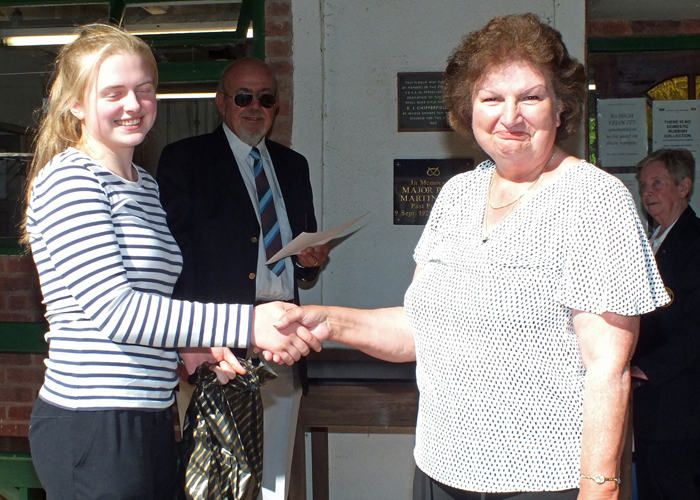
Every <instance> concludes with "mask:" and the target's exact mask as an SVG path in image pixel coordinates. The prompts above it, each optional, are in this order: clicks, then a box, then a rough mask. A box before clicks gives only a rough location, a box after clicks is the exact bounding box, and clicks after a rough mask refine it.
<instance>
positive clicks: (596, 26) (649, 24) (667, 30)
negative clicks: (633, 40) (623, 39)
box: [586, 19, 700, 37]
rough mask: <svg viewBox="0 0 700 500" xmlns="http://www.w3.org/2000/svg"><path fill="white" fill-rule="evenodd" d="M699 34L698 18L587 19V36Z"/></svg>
mask: <svg viewBox="0 0 700 500" xmlns="http://www.w3.org/2000/svg"><path fill="white" fill-rule="evenodd" d="M697 34H700V19H684V20H683V21H589V22H588V23H587V24H586V35H587V36H589V37H618V36H674V35H697Z"/></svg>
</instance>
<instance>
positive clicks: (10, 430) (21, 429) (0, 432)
mask: <svg viewBox="0 0 700 500" xmlns="http://www.w3.org/2000/svg"><path fill="white" fill-rule="evenodd" d="M27 435H29V424H28V423H26V424H0V436H27Z"/></svg>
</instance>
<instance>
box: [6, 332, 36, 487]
mask: <svg viewBox="0 0 700 500" xmlns="http://www.w3.org/2000/svg"><path fill="white" fill-rule="evenodd" d="M47 329H48V326H47V325H46V324H45V323H0V352H7V353H21V354H32V353H36V354H46V353H47V351H48V345H47V344H46V342H45V341H44V333H46V331H47ZM0 495H2V496H3V497H5V498H6V499H7V500H40V499H45V498H46V494H45V493H44V490H43V489H42V487H41V482H39V478H38V477H37V475H36V471H35V470H34V463H33V462H32V457H31V454H30V453H29V439H27V438H26V437H16V436H0Z"/></svg>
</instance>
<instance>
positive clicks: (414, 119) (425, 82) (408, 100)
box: [397, 72, 452, 132]
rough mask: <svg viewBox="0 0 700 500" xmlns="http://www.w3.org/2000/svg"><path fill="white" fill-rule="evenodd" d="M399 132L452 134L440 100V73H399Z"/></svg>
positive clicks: (443, 105)
mask: <svg viewBox="0 0 700 500" xmlns="http://www.w3.org/2000/svg"><path fill="white" fill-rule="evenodd" d="M397 79H398V108H399V132H440V131H449V130H452V129H451V128H450V126H449V124H448V123H447V111H446V110H445V103H444V101H443V99H442V80H443V73H440V72H437V73H398V75H397Z"/></svg>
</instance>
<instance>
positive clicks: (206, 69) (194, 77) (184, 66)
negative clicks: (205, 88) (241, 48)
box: [158, 61, 230, 83]
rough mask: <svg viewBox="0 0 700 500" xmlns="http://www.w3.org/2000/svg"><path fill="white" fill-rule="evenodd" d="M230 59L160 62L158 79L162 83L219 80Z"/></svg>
mask: <svg viewBox="0 0 700 500" xmlns="http://www.w3.org/2000/svg"><path fill="white" fill-rule="evenodd" d="M229 62H230V61H203V62H180V63H159V64H158V81H159V82H161V83H204V82H218V81H219V77H220V76H221V72H222V71H223V70H224V68H225V67H226V66H227V65H228V63H229Z"/></svg>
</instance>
